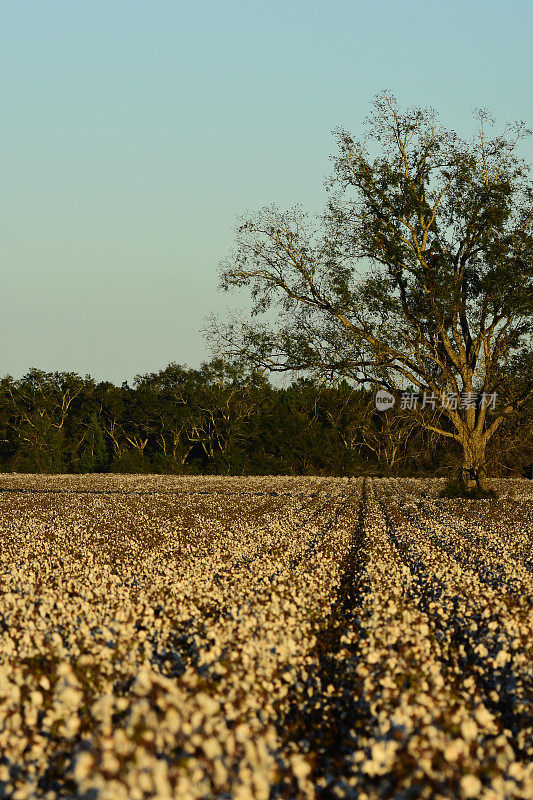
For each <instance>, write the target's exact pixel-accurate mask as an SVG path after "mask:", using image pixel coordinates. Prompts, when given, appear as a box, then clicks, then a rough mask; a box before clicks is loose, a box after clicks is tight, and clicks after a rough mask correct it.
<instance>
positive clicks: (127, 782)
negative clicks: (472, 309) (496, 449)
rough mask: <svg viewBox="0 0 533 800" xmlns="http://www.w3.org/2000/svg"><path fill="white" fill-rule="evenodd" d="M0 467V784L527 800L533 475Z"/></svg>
mask: <svg viewBox="0 0 533 800" xmlns="http://www.w3.org/2000/svg"><path fill="white" fill-rule="evenodd" d="M493 485H494V487H495V488H496V489H497V490H498V491H499V493H500V499H499V500H498V501H494V500H478V501H473V500H471V501H464V500H461V501H454V500H443V499H439V498H438V493H439V491H440V489H441V488H442V487H443V482H442V481H441V480H438V479H436V480H414V479H413V480H409V479H402V480H400V479H397V480H396V479H395V480H393V479H350V480H348V479H330V478H264V477H258V478H205V477H198V478H173V477H166V476H165V477H163V476H161V477H160V476H123V475H121V476H118V475H116V476H115V475H107V476H100V475H92V476H61V477H55V476H51V477H50V476H22V475H3V476H1V477H0V509H1V513H0V797H2V798H13V800H16V799H17V798H33V797H37V798H40V797H42V798H45V797H46V798H50V799H52V798H59V797H62V798H78V797H82V798H87V800H89V798H90V799H91V800H96V799H97V798H102V799H104V798H105V799H106V800H119V799H120V798H128V799H129V800H136V798H139V800H140V799H141V798H159V800H169V799H170V798H179V800H188V799H189V798H190V799H191V800H192V798H228V800H229V799H230V798H236V799H237V800H268V799H269V798H309V799H310V800H311V799H312V798H315V797H318V798H321V797H322V798H337V797H339V798H342V797H346V798H419V797H420V798H452V797H459V798H487V799H489V798H531V797H533V766H532V763H533V605H532V600H533V551H532V544H533V482H531V481H527V480H500V481H493Z"/></svg>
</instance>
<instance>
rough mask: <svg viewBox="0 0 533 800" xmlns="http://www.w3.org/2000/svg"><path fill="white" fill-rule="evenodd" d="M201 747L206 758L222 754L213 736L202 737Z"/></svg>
mask: <svg viewBox="0 0 533 800" xmlns="http://www.w3.org/2000/svg"><path fill="white" fill-rule="evenodd" d="M202 749H203V751H204V753H205V754H206V756H207V757H208V758H212V759H214V758H217V757H218V756H221V755H222V748H221V746H220V743H219V742H218V741H217V740H216V739H215V738H214V737H213V736H211V737H210V738H209V739H204V741H203V742H202Z"/></svg>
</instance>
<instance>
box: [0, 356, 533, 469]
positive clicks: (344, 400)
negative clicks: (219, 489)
mask: <svg viewBox="0 0 533 800" xmlns="http://www.w3.org/2000/svg"><path fill="white" fill-rule="evenodd" d="M402 405H405V407H402ZM530 405H531V404H530ZM441 417H442V412H441V411H440V410H439V409H438V408H436V409H435V408H432V407H431V406H429V405H428V406H427V407H425V408H420V407H417V408H412V407H411V408H410V407H408V406H407V404H402V403H400V402H397V403H395V405H394V407H392V408H389V409H387V410H384V411H378V410H377V409H376V403H375V389H374V388H368V387H364V386H357V387H354V385H351V384H350V383H348V382H347V381H345V380H341V381H337V382H330V383H327V384H322V383H319V382H317V381H316V380H313V379H311V378H298V379H294V380H293V382H292V383H291V384H290V385H288V386H285V387H280V386H276V385H274V384H272V383H271V382H269V380H268V379H267V378H266V377H265V374H264V372H262V371H260V370H255V369H252V368H250V367H248V368H246V367H242V366H238V365H236V364H235V363H231V362H230V361H227V360H224V359H222V358H215V359H213V360H211V361H210V362H208V363H204V364H202V365H201V367H200V368H198V369H193V368H188V367H185V366H180V365H178V364H170V365H169V366H167V367H166V368H165V369H162V370H160V371H159V372H154V373H147V374H143V375H138V376H137V377H136V378H135V380H134V382H133V385H132V386H130V385H129V384H128V383H127V382H125V383H123V384H122V386H116V385H114V384H113V383H110V382H96V381H95V380H93V379H92V378H91V377H90V376H85V377H81V376H80V375H77V374H76V373H73V372H44V371H42V370H39V369H31V370H30V371H29V372H28V373H27V374H26V375H24V376H23V377H22V378H20V379H17V380H16V379H14V378H12V377H11V376H6V377H5V378H3V379H2V381H1V383H0V470H1V471H4V472H10V471H14V472H39V473H64V472H71V473H91V472H136V473H138V472H146V473H169V474H200V473H202V474H274V475H275V474H286V475H306V474H317V475H358V474H362V473H367V474H399V475H409V474H412V475H435V474H436V475H439V474H441V475H446V474H448V473H449V472H451V471H453V469H454V468H456V465H457V463H458V459H459V460H460V448H459V447H458V446H457V444H456V443H455V442H454V441H453V440H452V439H445V438H443V437H440V436H436V435H435V434H434V433H432V431H431V428H432V426H433V427H435V425H436V424H437V423H438V424H441V425H442V424H445V420H444V421H443V420H442V419H440V418H441ZM439 420H440V421H439ZM532 420H533V413H532V409H531V407H528V408H527V409H526V412H525V413H524V414H523V415H522V416H521V418H520V422H518V421H511V420H510V421H509V423H508V424H506V425H504V426H502V427H501V429H499V430H498V432H497V434H496V435H495V437H494V438H493V440H492V441H491V445H492V448H491V451H490V453H489V455H488V462H489V467H490V470H491V471H492V472H493V473H494V474H503V475H506V474H516V475H518V474H522V473H525V472H526V469H527V466H528V465H529V464H531V462H533V424H532Z"/></svg>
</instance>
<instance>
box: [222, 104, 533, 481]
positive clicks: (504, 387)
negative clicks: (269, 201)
mask: <svg viewBox="0 0 533 800" xmlns="http://www.w3.org/2000/svg"><path fill="white" fill-rule="evenodd" d="M477 120H478V130H477V134H476V136H475V137H474V139H473V140H472V141H470V142H466V141H464V140H462V139H461V138H459V136H457V135H456V133H455V132H453V131H451V130H447V129H445V128H443V127H442V126H441V125H440V124H439V122H438V119H437V117H436V114H435V112H433V111H432V110H426V109H420V108H413V109H409V110H407V111H402V110H401V109H399V107H398V104H397V102H396V100H395V98H394V97H393V96H392V95H391V94H389V93H387V92H384V93H382V94H381V95H379V96H378V97H377V98H376V100H375V103H374V110H373V114H372V115H371V116H370V117H369V118H368V119H367V120H366V134H365V136H364V137H363V138H362V140H360V141H357V140H355V139H354V138H353V137H352V136H351V135H350V134H349V133H348V132H347V131H345V130H338V131H336V138H337V143H338V151H337V154H336V156H335V157H334V159H333V162H334V171H333V176H332V178H331V180H330V181H329V182H328V191H329V202H328V204H327V211H326V213H325V214H324V215H323V216H322V217H320V218H319V219H318V220H317V221H316V222H313V221H312V219H311V218H310V217H309V216H308V215H306V214H304V213H303V212H302V211H301V210H300V209H299V208H297V209H295V210H292V211H288V212H283V211H279V210H278V209H277V208H275V207H268V208H265V209H263V210H262V211H261V212H259V213H258V214H257V215H256V216H253V217H250V218H248V219H246V220H244V221H243V222H242V224H241V225H240V226H239V228H238V231H237V240H236V246H235V248H234V251H233V252H232V254H231V256H230V258H229V259H228V260H227V261H226V262H225V263H224V264H223V265H222V280H221V283H222V287H223V288H224V289H230V288H235V287H238V288H240V287H247V288H248V289H249V290H250V291H251V296H252V298H253V301H254V306H253V312H252V317H251V318H249V319H247V318H244V319H242V318H241V319H236V318H233V319H232V320H231V321H230V322H226V323H224V324H219V323H217V322H216V321H214V322H213V323H212V326H211V328H210V330H211V331H212V332H215V333H216V334H217V336H218V341H219V343H220V345H221V349H222V350H223V351H224V352H225V353H227V354H230V355H233V356H239V357H241V358H242V357H244V358H246V359H250V360H251V361H252V362H254V363H255V364H257V365H260V366H263V367H267V368H269V369H271V370H273V371H284V370H309V371H311V372H313V373H315V374H318V375H320V376H322V377H336V376H342V377H344V378H348V379H352V380H354V381H357V382H371V383H373V384H375V385H379V386H383V387H386V388H388V389H390V390H392V391H399V390H401V389H405V388H406V387H407V386H411V387H415V388H416V390H417V391H419V392H420V394H421V395H423V393H426V395H427V396H428V397H433V398H438V400H439V403H440V404H441V405H442V398H443V397H444V398H445V399H446V402H445V404H444V405H445V407H444V408H443V409H442V414H441V421H440V423H435V420H434V418H433V417H431V416H429V417H426V418H425V419H426V420H430V421H427V423H426V424H427V425H428V426H430V427H431V430H433V432H435V433H437V434H440V435H442V436H445V437H449V438H452V439H454V440H456V441H457V442H458V443H459V444H460V445H461V448H462V453H463V458H462V462H463V463H462V477H463V479H464V481H465V482H466V483H467V485H468V486H469V487H471V486H473V485H476V484H477V485H481V484H482V483H483V481H484V476H485V472H486V456H485V452H486V445H487V441H488V440H489V439H490V437H491V436H493V435H494V433H495V432H496V431H497V430H498V428H499V427H500V426H501V425H502V423H503V421H504V420H506V419H508V418H509V417H510V416H512V415H514V414H517V413H518V412H519V410H520V407H521V405H522V404H523V403H525V402H526V401H527V399H528V398H529V397H531V395H532V393H533V388H532V382H531V380H530V379H528V375H529V377H531V368H532V364H533V362H532V360H531V334H532V330H533V326H532V321H533V258H532V253H533V248H532V243H533V239H532V233H531V226H532V221H533V184H532V182H531V177H530V171H529V168H528V165H527V164H526V163H525V162H524V161H523V159H521V157H520V155H519V148H520V144H521V142H522V140H523V139H524V137H526V136H527V135H529V131H527V129H526V128H525V126H524V124H523V123H519V124H515V125H513V126H509V127H507V128H506V129H505V130H504V131H503V133H502V134H500V135H496V136H494V135H490V129H491V126H492V121H491V120H490V118H489V117H488V115H487V114H486V113H485V112H478V114H477ZM514 364H516V365H517V368H519V371H520V374H521V375H522V376H523V375H524V374H525V375H526V380H525V381H524V380H520V381H518V382H515V381H513V380H509V375H512V373H513V369H514ZM524 370H525V373H524ZM494 393H496V400H495V394H494ZM489 400H490V402H489ZM493 406H494V407H493ZM422 419H424V417H422Z"/></svg>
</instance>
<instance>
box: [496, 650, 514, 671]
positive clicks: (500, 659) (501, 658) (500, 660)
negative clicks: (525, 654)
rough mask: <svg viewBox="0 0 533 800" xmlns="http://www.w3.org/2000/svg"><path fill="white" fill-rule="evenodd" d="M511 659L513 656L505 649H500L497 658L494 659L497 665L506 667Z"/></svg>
mask: <svg viewBox="0 0 533 800" xmlns="http://www.w3.org/2000/svg"><path fill="white" fill-rule="evenodd" d="M510 660H511V656H510V654H509V653H507V652H506V651H505V650H500V652H499V653H498V655H497V656H496V658H495V659H494V664H495V665H496V666H497V667H504V666H505V665H506V664H507V662H508V661H510Z"/></svg>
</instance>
